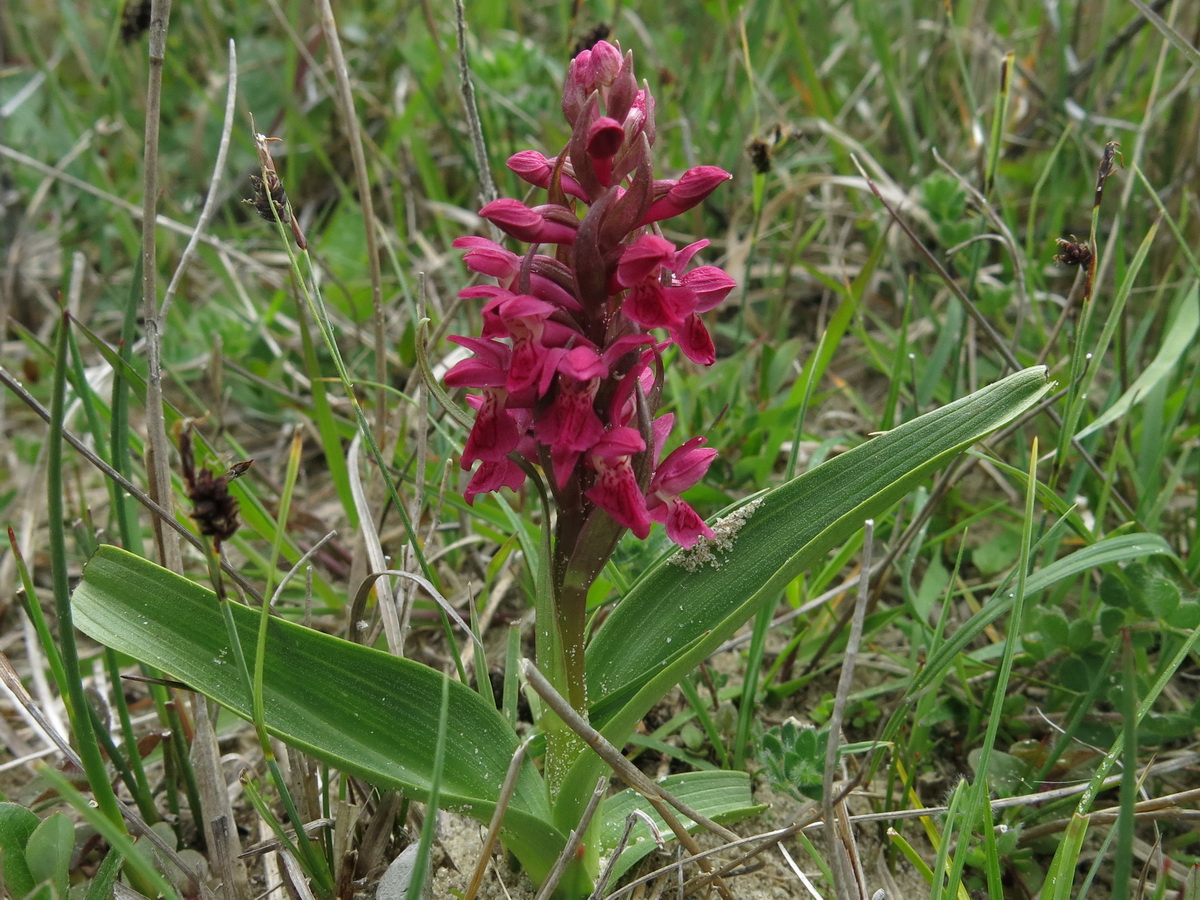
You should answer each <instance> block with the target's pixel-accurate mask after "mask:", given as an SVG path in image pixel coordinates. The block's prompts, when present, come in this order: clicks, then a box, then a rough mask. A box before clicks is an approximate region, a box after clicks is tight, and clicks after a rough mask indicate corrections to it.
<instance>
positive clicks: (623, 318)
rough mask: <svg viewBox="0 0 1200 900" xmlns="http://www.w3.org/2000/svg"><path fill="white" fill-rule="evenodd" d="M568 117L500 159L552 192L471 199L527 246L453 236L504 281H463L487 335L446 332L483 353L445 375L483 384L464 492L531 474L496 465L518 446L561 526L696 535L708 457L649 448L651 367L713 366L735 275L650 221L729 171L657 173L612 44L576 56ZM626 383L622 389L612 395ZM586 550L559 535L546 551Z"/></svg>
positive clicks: (687, 449) (695, 198)
mask: <svg viewBox="0 0 1200 900" xmlns="http://www.w3.org/2000/svg"><path fill="white" fill-rule="evenodd" d="M563 113H564V115H565V116H566V118H567V121H568V123H569V124H570V125H571V126H572V129H573V136H572V137H571V139H570V141H569V142H568V144H567V146H566V147H565V148H563V150H562V151H561V152H560V153H559V154H558V155H557V156H555V157H547V156H545V155H543V154H542V153H540V152H539V151H537V150H526V151H523V152H521V153H517V154H516V155H514V156H513V157H512V158H511V159H510V160H509V162H508V164H509V168H511V169H512V170H513V171H514V172H515V173H516V174H518V175H519V176H520V177H521V178H522V179H524V180H525V181H527V182H528V183H530V184H532V185H535V186H536V187H539V188H542V189H543V190H546V191H547V193H548V197H547V200H548V202H546V203H543V204H541V205H526V204H525V203H522V202H521V201H519V200H515V199H510V198H503V199H500V200H495V201H493V202H492V203H489V204H488V205H487V206H485V207H484V208H483V209H482V210H481V211H480V215H482V216H483V217H484V218H486V219H488V220H489V221H491V222H492V223H494V224H495V225H496V226H497V227H499V228H500V229H501V231H503V232H504V233H505V234H507V235H509V236H510V237H512V238H515V239H516V240H518V241H521V242H523V243H526V244H530V245H533V246H532V247H531V249H530V252H527V253H524V254H521V253H519V252H514V251H512V250H509V249H507V248H505V247H502V246H500V245H499V244H496V243H495V242H493V241H490V240H487V239H486V238H482V237H463V238H459V239H458V240H457V241H455V246H456V247H460V248H463V249H465V250H466V255H465V257H464V259H465V261H466V263H467V266H468V267H469V268H470V269H471V270H472V271H475V272H478V273H480V274H482V275H487V276H490V277H492V278H494V279H495V280H496V282H497V284H496V285H494V286H491V287H489V286H479V287H474V288H469V289H467V290H466V291H463V293H462V296H463V297H465V298H468V299H470V298H484V299H486V303H485V305H484V307H483V310H482V312H483V318H484V327H483V329H482V335H483V338H467V337H457V338H455V341H456V342H457V343H459V344H461V345H462V346H464V347H466V348H467V349H469V350H471V351H472V352H473V353H474V354H475V357H474V358H473V359H467V360H464V361H462V362H460V363H458V365H456V366H455V367H454V368H453V369H452V370H451V371H450V373H449V374H448V375H447V377H446V383H447V384H448V385H450V386H464V387H472V388H478V389H482V391H483V393H482V394H480V395H477V397H476V399H474V400H473V401H472V402H473V404H475V405H476V408H477V414H476V420H475V426H474V428H473V429H472V432H471V436H470V438H469V439H468V443H467V451H466V452H465V453H464V454H463V460H462V463H463V467H464V468H467V469H469V468H471V467H472V466H473V465H475V464H476V463H477V462H478V463H479V464H480V466H481V468H480V470H478V471H477V472H476V473H475V477H474V478H473V479H472V482H471V487H472V490H471V491H469V499H471V500H473V499H474V497H475V496H476V495H477V494H478V493H482V492H484V491H487V490H494V489H497V488H498V487H500V486H513V485H520V484H523V483H524V481H525V478H524V475H523V474H518V473H521V471H522V467H519V466H517V465H516V461H515V460H513V461H510V462H512V463H513V468H511V469H510V468H509V467H508V466H504V465H501V462H502V460H505V459H506V458H507V457H508V455H509V454H515V455H517V456H523V457H524V461H525V463H527V464H528V465H530V466H537V467H540V468H541V469H542V470H543V471H544V472H546V473H547V481H548V483H549V486H550V490H551V492H552V493H553V495H554V497H555V500H556V501H557V505H558V514H559V518H560V520H567V523H568V527H567V528H566V529H565V530H564V528H563V527H561V525H560V528H559V537H560V538H562V537H565V536H566V535H567V534H568V533H570V534H575V535H582V534H583V532H584V526H585V525H587V524H588V523H589V521H591V520H592V519H593V518H595V517H597V516H608V517H609V518H610V519H611V520H612V524H615V525H616V526H617V528H616V529H615V530H617V531H619V529H623V528H628V529H630V530H631V531H633V532H634V534H636V535H637V536H638V537H645V536H646V535H647V534H648V533H649V524H650V522H651V521H658V522H662V523H664V524H666V525H667V534H668V536H669V537H670V538H671V540H673V541H675V542H676V543H678V544H680V545H681V546H684V547H690V546H692V545H693V544H695V542H696V541H697V540H699V538H701V537H707V536H710V535H711V532H710V531H709V530H708V528H707V526H705V525H704V522H703V520H701V519H700V517H699V516H698V515H696V513H695V511H694V510H692V509H691V507H690V506H688V505H687V503H685V502H684V501H683V500H681V499H680V498H679V494H680V493H682V491H683V490H685V489H686V488H688V487H690V486H691V485H692V484H694V483H695V482H696V481H698V480H699V478H700V477H701V476H702V475H703V474H704V472H705V471H706V470H707V468H708V466H709V464H710V463H711V462H712V459H713V457H714V456H715V455H716V453H715V451H713V450H711V449H701V448H700V444H702V443H703V438H692V439H691V440H689V441H687V442H686V443H685V444H684V445H683V446H682V447H680V448H678V449H677V450H675V451H673V452H672V453H670V454H668V455H667V456H666V457H665V458H662V459H661V461H660V460H659V457H660V454H661V453H662V445H663V443H664V442H665V439H666V432H667V431H669V429H670V419H669V418H668V417H661V418H660V419H658V420H655V419H654V411H655V408H656V407H657V398H658V393H659V389H660V387H661V384H660V382H661V376H653V375H650V376H648V373H652V372H654V371H658V372H661V354H662V351H663V350H664V349H665V348H666V347H668V346H670V344H672V343H674V344H677V345H678V346H679V348H680V350H682V352H683V354H684V355H685V356H687V357H688V358H689V359H691V360H693V361H695V362H698V363H701V364H704V365H709V364H711V363H712V362H713V361H714V359H715V356H716V354H715V351H714V349H713V344H712V340H711V338H710V336H709V334H708V329H707V328H706V327H705V325H704V322H703V320H702V319H701V318H700V314H701V313H704V312H707V311H709V310H711V309H713V308H714V307H715V306H717V304H719V303H720V302H721V301H722V300H723V299H724V298H725V297H726V296H727V295H728V294H729V293H730V291H732V289H733V287H734V281H733V279H732V278H730V277H729V276H728V275H727V274H726V273H725V272H724V271H722V270H721V269H720V268H718V267H716V266H713V265H701V266H692V265H691V262H692V258H693V257H694V256H695V254H696V253H697V252H699V251H701V250H703V248H704V247H705V246H706V245H707V243H708V242H707V241H704V240H701V241H697V242H695V243H693V244H690V245H688V246H687V247H683V248H682V249H680V248H677V247H676V245H675V244H674V243H672V242H671V241H669V240H668V239H666V238H665V237H663V235H662V233H661V232H660V231H659V230H658V229H657V228H656V227H654V223H658V222H661V221H663V220H665V219H668V218H670V217H672V216H676V215H679V214H680V213H683V212H686V211H687V210H689V209H691V208H693V207H694V206H696V205H697V204H699V203H701V202H702V201H703V200H704V199H705V198H706V197H708V196H709V194H711V193H712V191H713V190H715V189H716V188H717V187H718V186H719V185H720V184H721V183H723V182H724V181H726V180H727V179H728V178H729V177H730V175H729V173H728V172H726V171H724V170H723V169H719V168H717V167H716V166H697V167H695V168H692V169H689V170H688V171H686V172H685V173H683V175H682V176H681V177H680V178H678V179H673V180H671V179H666V180H656V179H654V177H653V172H652V168H651V160H650V157H649V154H650V150H651V147H652V144H653V141H654V136H655V133H656V132H655V127H654V101H653V98H652V97H651V96H650V93H649V89H648V88H646V87H642V88H640V89H639V88H638V86H637V80H636V78H635V77H634V74H633V54H632V53H625V54H622V53H621V50H620V49H619V48H618V47H617V46H615V45H613V44H609V43H607V42H601V43H598V44H596V46H595V47H593V48H592V49H591V50H586V51H584V52H583V53H580V54H579V55H578V56H577V57H575V59H574V60H572V62H571V66H570V70H569V72H568V74H567V79H566V84H565V86H564V89H563ZM664 332H665V334H664ZM643 384H648V385H649V387H648V389H645V388H643ZM618 395H620V396H622V397H623V398H624V399H623V400H622V401H621V402H619V403H616V404H614V403H613V399H614V397H616V396H618ZM664 421H665V422H666V428H665V430H664V429H663V428H662V427H661V426H662V424H663V423H664ZM659 432H661V435H660V434H659ZM518 444H522V446H524V447H525V448H526V449H527V450H529V451H530V452H529V453H522V452H521V451H519V450H518V449H517V448H518ZM647 447H651V448H652V450H651V451H650V452H649V453H647V450H646V448H647ZM482 467H487V471H486V472H485V471H484V470H483V468H482ZM597 531H599V532H613V531H614V529H613V528H612V527H611V526H610V527H608V528H597V527H596V526H593V527H592V528H591V529H589V534H591V533H595V532H597ZM614 543H615V541H614V540H613V539H612V535H611V534H606V535H605V539H604V540H603V541H601V544H602V546H600V547H598V548H597V553H598V554H599V555H605V556H606V554H607V553H608V552H611V547H612V545H613V544H614ZM578 550H579V548H577V547H572V548H566V547H563V548H560V549H559V550H558V551H557V553H556V556H560V557H561V558H563V559H566V558H567V557H566V556H565V555H564V554H570V555H574V556H577V555H578V553H577V551H578ZM594 561H595V560H593V562H594ZM560 574H562V573H560Z"/></svg>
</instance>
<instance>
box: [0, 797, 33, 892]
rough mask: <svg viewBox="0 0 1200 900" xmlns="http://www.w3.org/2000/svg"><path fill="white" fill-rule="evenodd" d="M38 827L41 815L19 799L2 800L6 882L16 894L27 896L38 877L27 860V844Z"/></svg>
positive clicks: (0, 843) (0, 854)
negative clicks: (17, 800) (23, 804)
mask: <svg viewBox="0 0 1200 900" xmlns="http://www.w3.org/2000/svg"><path fill="white" fill-rule="evenodd" d="M37 827H38V817H37V816H36V815H34V814H33V813H32V812H31V811H30V810H28V809H26V808H25V807H23V806H18V805H17V804H16V803H0V858H2V860H3V876H4V877H3V885H4V887H5V889H6V890H8V891H9V892H11V893H12V895H13V896H14V897H24V896H25V895H26V894H28V893H30V892H31V891H32V890H33V886H34V885H35V884H36V883H37V881H36V880H35V879H34V877H33V873H31V872H30V871H29V864H28V863H27V862H26V861H25V845H26V844H27V843H29V836H30V835H31V834H33V832H34V830H35V829H36V828H37Z"/></svg>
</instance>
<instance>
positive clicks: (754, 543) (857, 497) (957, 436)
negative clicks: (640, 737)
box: [563, 367, 1049, 802]
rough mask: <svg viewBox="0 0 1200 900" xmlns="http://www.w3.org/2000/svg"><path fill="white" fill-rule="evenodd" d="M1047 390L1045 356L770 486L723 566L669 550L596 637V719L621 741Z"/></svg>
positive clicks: (582, 773) (572, 791)
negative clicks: (795, 591) (689, 677)
mask: <svg viewBox="0 0 1200 900" xmlns="http://www.w3.org/2000/svg"><path fill="white" fill-rule="evenodd" d="M1048 390H1049V385H1048V383H1047V380H1046V370H1045V369H1044V368H1042V367H1036V368H1032V369H1026V370H1024V371H1022V372H1017V373H1015V374H1013V375H1010V376H1008V377H1007V378H1005V379H1003V380H1002V381H999V382H997V383H996V384H994V385H991V386H990V387H986V388H984V389H982V390H980V391H977V392H975V393H974V394H971V395H970V396H968V397H965V398H963V399H961V400H958V401H956V402H954V403H951V404H949V405H948V406H945V407H943V408H941V409H939V410H935V411H934V412H931V413H927V414H926V415H923V416H920V417H918V418H916V419H913V420H912V421H910V422H906V423H904V424H903V425H900V426H898V427H896V428H894V429H892V430H891V431H888V432H886V433H885V434H882V435H879V436H878V437H875V438H873V439H872V440H870V441H868V442H866V443H865V444H862V445H861V446H859V447H855V448H854V449H852V450H849V451H847V452H846V453H843V454H841V455H840V456H836V457H834V458H833V459H831V460H829V461H828V462H826V463H824V464H822V465H820V466H818V467H817V468H815V469H812V470H811V471H809V472H806V473H805V474H803V475H801V476H799V477H797V478H795V479H793V480H792V481H789V482H787V483H786V484H783V485H780V486H779V487H777V488H774V489H773V490H770V491H768V492H766V493H765V494H763V495H762V496H761V497H760V498H759V500H758V507H757V509H755V510H754V512H753V514H752V515H751V516H750V517H749V518H748V519H747V520H746V521H745V523H744V524H743V525H742V526H741V528H740V530H739V531H738V532H737V534H736V535H735V536H734V540H735V543H734V544H733V546H732V548H731V549H729V550H720V549H717V550H716V551H715V562H716V565H715V566H714V565H708V564H703V565H699V566H694V567H690V568H685V567H683V566H681V565H677V564H676V563H678V562H679V561H680V560H681V559H682V558H684V557H683V556H682V555H681V554H680V553H675V554H674V555H672V556H669V557H666V558H664V559H662V560H660V561H659V562H658V563H656V564H655V565H654V566H653V567H651V568H650V569H649V570H647V572H646V573H645V574H644V575H643V576H642V577H641V578H639V579H638V581H637V583H636V584H635V585H634V587H633V588H632V589H631V590H630V592H629V593H628V594H627V595H626V596H625V598H624V599H623V600H622V601H621V602H620V603H618V604H617V606H616V608H615V609H614V610H613V612H612V613H611V614H610V615H609V616H608V618H607V619H606V620H605V621H604V622H603V624H601V626H600V627H599V629H597V631H596V633H595V636H594V637H593V639H592V641H591V644H590V645H589V647H588V650H587V681H588V696H589V698H590V699H591V708H590V718H591V722H592V724H593V725H594V726H595V727H597V728H599V729H600V730H601V731H602V732H603V733H604V735H605V736H606V737H607V738H608V739H609V740H610V741H613V742H614V743H616V744H622V743H624V742H625V740H626V738H627V737H628V735H629V734H630V732H631V731H632V729H633V727H634V726H635V725H636V723H637V722H638V720H639V719H640V718H641V717H642V716H643V715H645V713H646V712H647V711H648V710H649V709H650V707H651V706H653V705H654V703H656V702H657V701H658V699H659V698H660V697H662V696H663V695H664V694H665V693H666V692H667V691H668V690H670V688H671V687H672V686H673V685H675V684H676V683H677V682H678V681H679V680H680V679H681V678H683V677H684V676H685V675H686V674H687V673H688V672H690V671H691V670H692V669H694V668H695V667H696V666H697V665H698V664H699V663H700V662H701V661H702V660H704V659H705V658H706V657H707V656H708V655H709V654H710V653H712V652H713V650H715V649H716V648H717V647H718V646H719V645H720V644H721V643H722V642H724V641H725V640H727V639H728V638H729V637H730V636H731V635H732V634H733V633H734V632H735V631H736V630H737V629H738V628H740V627H741V626H742V624H743V623H745V622H746V621H748V620H749V619H750V618H751V617H752V616H753V615H754V614H755V613H756V612H757V611H758V610H759V609H760V608H761V607H762V606H763V605H764V604H766V603H769V602H772V601H773V600H774V599H775V598H777V597H778V596H779V595H780V593H781V592H782V591H783V589H784V587H785V586H786V585H787V584H788V582H790V581H791V580H792V579H793V578H795V577H796V576H797V575H799V574H800V573H802V572H804V571H805V570H806V569H807V568H808V567H810V566H812V565H813V564H815V563H816V562H818V561H819V560H820V559H822V558H823V557H824V555H825V554H826V553H828V552H829V551H830V550H831V549H833V548H834V547H836V546H838V545H839V544H840V543H842V542H843V541H845V540H847V539H848V538H849V537H850V536H851V535H852V534H854V533H855V532H856V531H857V530H858V529H859V528H861V527H862V525H863V521H864V520H865V519H868V518H872V517H874V516H879V515H881V514H882V513H883V512H885V511H886V510H887V509H888V507H890V506H891V505H892V504H893V503H895V502H896V501H897V500H899V499H900V498H901V497H903V496H904V495H905V494H906V493H908V491H910V490H912V489H913V488H914V487H915V486H916V485H918V484H920V483H921V481H923V480H924V479H925V478H926V477H927V476H928V475H929V474H930V472H932V471H933V470H934V469H936V468H937V467H939V466H941V465H944V464H945V463H946V462H947V461H949V460H950V459H951V458H952V457H953V456H954V455H955V454H956V453H958V452H960V451H961V450H963V449H965V448H966V447H969V446H970V445H971V444H973V443H974V442H975V441H977V440H979V439H980V438H981V437H983V436H984V435H987V434H989V433H990V432H992V431H994V430H995V429H997V428H999V427H1000V426H1001V425H1004V424H1005V423H1006V422H1010V421H1012V420H1013V419H1014V418H1016V417H1017V416H1018V415H1020V414H1021V413H1022V412H1024V411H1025V410H1027V409H1029V408H1030V407H1031V406H1032V405H1033V404H1035V403H1036V402H1037V401H1038V400H1039V399H1040V398H1041V397H1043V396H1044V395H1045V394H1046V392H1047V391H1048ZM594 770H595V763H594V762H593V761H591V760H589V759H587V758H586V757H585V758H583V759H581V760H580V761H579V762H578V763H576V766H575V770H574V771H573V772H572V773H571V775H570V776H569V778H570V779H572V786H571V787H570V788H568V789H564V791H563V796H564V797H572V796H576V795H579V796H585V795H584V794H583V791H582V789H581V788H580V786H581V785H584V784H587V783H588V782H589V781H590V780H591V779H593V778H594V775H593V774H592V773H593V772H594ZM568 802H569V801H568Z"/></svg>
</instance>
